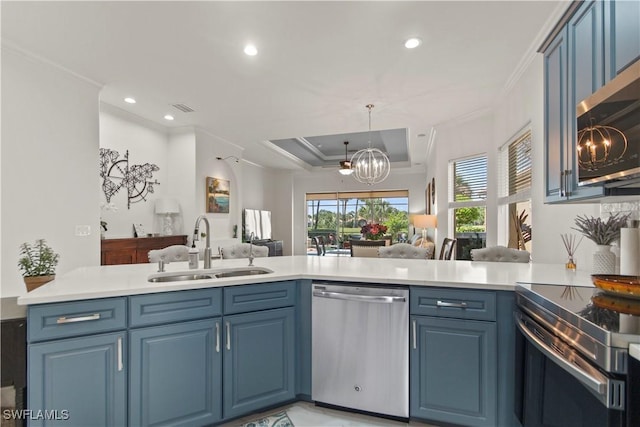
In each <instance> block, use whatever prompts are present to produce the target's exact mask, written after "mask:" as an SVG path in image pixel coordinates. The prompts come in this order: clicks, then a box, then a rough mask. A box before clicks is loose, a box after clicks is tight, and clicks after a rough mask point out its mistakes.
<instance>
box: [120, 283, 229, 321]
mask: <svg viewBox="0 0 640 427" xmlns="http://www.w3.org/2000/svg"><path fill="white" fill-rule="evenodd" d="M221 314H222V290H221V289H220V288H215V289H197V290H192V291H177V292H163V293H160V294H152V295H134V296H132V297H129V319H130V321H129V324H130V325H131V327H138V326H148V325H157V324H161V323H169V322H178V321H182V320H195V319H202V318H205V317H213V316H220V315H221Z"/></svg>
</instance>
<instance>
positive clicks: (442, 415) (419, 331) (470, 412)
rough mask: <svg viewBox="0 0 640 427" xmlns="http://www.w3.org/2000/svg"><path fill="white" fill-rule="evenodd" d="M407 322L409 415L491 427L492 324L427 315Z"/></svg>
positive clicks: (494, 348)
mask: <svg viewBox="0 0 640 427" xmlns="http://www.w3.org/2000/svg"><path fill="white" fill-rule="evenodd" d="M411 321H412V326H413V327H414V328H415V329H414V332H413V333H414V334H415V335H414V338H413V342H412V348H411V352H410V375H411V378H410V388H411V393H410V395H411V397H410V408H409V411H410V415H411V417H416V418H422V419H425V420H429V421H441V422H445V423H452V424H460V425H465V426H496V425H497V407H498V402H497V392H498V386H497V330H496V329H497V327H496V324H495V322H485V321H474V320H462V319H447V318H436V317H428V316H412V317H411ZM414 322H415V323H414Z"/></svg>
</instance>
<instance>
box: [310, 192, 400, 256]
mask: <svg viewBox="0 0 640 427" xmlns="http://www.w3.org/2000/svg"><path fill="white" fill-rule="evenodd" d="M306 196H307V197H306V198H307V253H308V254H309V255H317V254H318V252H317V251H318V249H320V251H321V252H322V250H324V251H325V255H346V256H350V251H349V243H348V242H349V240H353V239H360V238H361V235H360V229H361V228H362V226H363V225H365V224H367V223H378V224H383V225H385V226H386V227H387V233H386V237H387V238H389V239H391V240H392V242H397V241H401V240H403V239H406V236H407V233H408V229H409V191H408V190H396V191H359V192H338V193H307V195H306ZM313 238H315V241H314V240H313ZM316 241H320V242H321V243H322V242H323V243H324V248H323V247H322V245H320V246H319V247H318V246H317V245H316Z"/></svg>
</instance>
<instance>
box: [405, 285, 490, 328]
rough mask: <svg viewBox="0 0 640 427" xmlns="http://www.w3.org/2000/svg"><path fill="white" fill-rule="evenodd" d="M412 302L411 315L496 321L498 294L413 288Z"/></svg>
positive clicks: (464, 290) (466, 290)
mask: <svg viewBox="0 0 640 427" xmlns="http://www.w3.org/2000/svg"><path fill="white" fill-rule="evenodd" d="M410 301H411V302H410V308H411V314H418V315H425V316H435V317H451V318H456V319H474V320H492V321H495V320H496V294H495V292H492V291H476V290H468V289H443V288H411V297H410Z"/></svg>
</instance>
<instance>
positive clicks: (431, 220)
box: [413, 215, 438, 246]
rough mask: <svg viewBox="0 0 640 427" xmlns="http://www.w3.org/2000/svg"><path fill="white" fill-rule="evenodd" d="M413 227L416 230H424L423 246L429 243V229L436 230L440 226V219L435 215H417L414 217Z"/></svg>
mask: <svg viewBox="0 0 640 427" xmlns="http://www.w3.org/2000/svg"><path fill="white" fill-rule="evenodd" d="M413 226H414V227H416V228H422V244H421V246H424V244H425V243H426V242H427V228H436V227H437V226H438V219H437V217H436V216H435V215H416V216H415V217H413Z"/></svg>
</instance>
